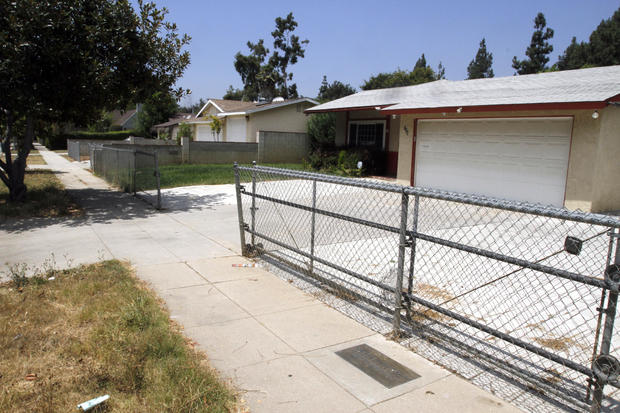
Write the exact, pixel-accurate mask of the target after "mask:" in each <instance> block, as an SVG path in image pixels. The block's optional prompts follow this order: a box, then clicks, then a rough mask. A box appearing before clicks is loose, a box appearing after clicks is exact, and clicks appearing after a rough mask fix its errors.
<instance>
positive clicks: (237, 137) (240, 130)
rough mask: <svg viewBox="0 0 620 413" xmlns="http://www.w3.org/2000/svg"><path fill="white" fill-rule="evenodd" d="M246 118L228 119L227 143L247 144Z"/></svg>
mask: <svg viewBox="0 0 620 413" xmlns="http://www.w3.org/2000/svg"><path fill="white" fill-rule="evenodd" d="M245 141H246V140H245V116H235V117H232V116H229V117H227V118H226V142H245Z"/></svg>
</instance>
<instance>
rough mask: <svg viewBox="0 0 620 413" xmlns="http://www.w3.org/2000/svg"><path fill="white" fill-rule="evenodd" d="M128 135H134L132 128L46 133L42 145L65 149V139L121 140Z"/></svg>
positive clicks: (52, 148) (53, 148)
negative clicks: (110, 130) (109, 130)
mask: <svg viewBox="0 0 620 413" xmlns="http://www.w3.org/2000/svg"><path fill="white" fill-rule="evenodd" d="M130 136H136V131H134V130H122V131H114V132H71V133H61V134H58V135H48V136H46V137H44V138H43V142H42V143H43V145H45V146H46V147H47V148H48V149H51V150H55V149H67V139H100V140H117V141H122V140H125V139H127V138H128V137H130Z"/></svg>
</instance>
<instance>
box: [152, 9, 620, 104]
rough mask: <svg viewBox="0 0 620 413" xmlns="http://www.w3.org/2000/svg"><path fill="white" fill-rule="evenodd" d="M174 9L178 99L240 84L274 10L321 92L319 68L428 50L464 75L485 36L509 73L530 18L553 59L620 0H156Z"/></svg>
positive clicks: (353, 71) (361, 72)
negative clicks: (185, 55)
mask: <svg viewBox="0 0 620 413" xmlns="http://www.w3.org/2000/svg"><path fill="white" fill-rule="evenodd" d="M156 3H157V5H158V6H160V7H161V6H165V7H166V8H167V9H168V10H169V15H168V20H170V21H172V22H175V23H176V24H177V26H178V28H179V31H180V32H181V33H187V34H189V35H190V36H191V37H192V41H191V43H190V44H189V45H188V46H187V47H186V49H187V50H188V51H189V52H190V55H191V64H190V66H189V67H188V68H187V69H186V71H185V74H184V76H183V77H182V78H181V79H180V80H179V82H178V83H177V85H178V86H181V87H183V88H186V89H190V90H192V93H191V95H189V96H188V97H186V98H185V99H184V100H183V101H182V102H181V103H182V104H192V103H197V102H198V100H199V99H200V98H204V99H207V98H221V97H222V95H224V93H226V89H227V88H228V86H229V85H233V86H234V87H237V88H241V87H242V86H243V84H242V82H241V79H240V77H239V75H238V73H237V72H236V71H235V68H234V56H235V54H236V53H237V52H241V53H244V54H247V53H248V49H247V47H246V43H247V42H248V41H252V42H256V41H257V40H258V39H265V44H266V45H267V46H268V47H269V48H270V49H272V46H273V38H272V37H271V32H272V31H273V29H274V27H275V23H274V20H275V18H276V17H284V16H286V15H287V14H288V13H289V12H293V15H294V17H295V20H296V21H297V22H298V24H299V26H298V27H297V29H296V31H295V33H296V34H297V35H298V36H300V38H301V39H308V40H309V41H310V43H309V44H308V45H307V46H306V53H305V58H303V59H301V60H300V61H299V62H298V63H297V64H296V65H293V66H290V68H289V71H292V72H293V73H294V77H293V81H294V82H295V83H297V87H298V91H299V94H300V95H302V96H309V97H315V96H316V95H317V93H318V90H319V87H320V85H321V81H322V79H323V75H326V76H327V79H328V81H329V82H332V81H334V80H339V81H341V82H343V83H349V84H351V85H352V86H353V87H355V88H356V89H357V90H359V87H360V85H361V84H362V83H363V82H364V80H366V79H368V78H369V77H370V76H371V75H374V74H377V73H380V72H391V71H394V70H395V69H397V68H401V69H407V70H410V69H411V68H413V65H414V64H415V62H416V60H417V59H418V58H419V57H420V55H421V54H422V53H424V54H425V56H426V61H427V63H428V64H429V65H431V66H432V67H433V68H436V67H437V65H438V64H439V62H440V61H441V62H442V64H443V66H444V67H445V69H446V79H449V80H461V79H465V78H466V77H467V65H468V64H469V62H470V61H471V60H472V59H473V58H474V56H475V54H476V51H477V50H478V45H479V43H480V40H481V39H482V38H483V37H484V38H486V42H487V49H488V50H489V51H490V52H491V53H493V70H494V72H495V76H496V77H497V76H512V75H513V74H514V69H512V67H511V62H512V57H513V56H515V55H516V56H517V57H518V58H524V57H525V55H524V53H525V49H526V48H527V46H528V45H529V43H530V39H531V36H532V32H533V31H534V28H533V26H534V17H535V16H536V14H537V13H538V12H539V11H540V12H542V13H544V15H545V18H546V20H547V26H548V27H551V28H552V29H553V30H554V31H555V34H554V37H553V39H552V40H551V44H552V45H553V47H554V50H553V52H552V54H551V61H550V64H551V63H554V62H556V61H557V58H558V56H559V55H560V54H562V52H563V51H564V50H565V49H566V47H567V46H568V45H569V43H570V41H571V38H572V37H573V36H576V37H577V40H587V39H588V37H589V35H590V33H591V32H592V31H593V30H594V29H595V28H596V27H597V26H598V24H599V23H600V22H601V20H603V19H607V18H609V17H611V15H612V14H613V13H614V11H615V10H617V9H618V8H619V7H620V1H618V0H613V1H612V0H591V1H585V0H538V1H530V0H520V1H506V0H494V1H476V0H473V1H471V0H470V1H466V0H461V1H452V0H443V1H433V0H431V1H429V0H425V1H416V0H409V1H406V0H403V1H393V0H383V1H377V0H375V1H366V0H357V1H341V0H327V1H325V0H311V1H309V0H304V1H297V0H286V1H280V0H263V1H256V0H254V1H245V0H235V1H222V0H218V1H206V0H203V1H199V0H156Z"/></svg>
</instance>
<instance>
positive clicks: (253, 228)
mask: <svg viewBox="0 0 620 413" xmlns="http://www.w3.org/2000/svg"><path fill="white" fill-rule="evenodd" d="M252 168H253V169H252V207H251V208H250V213H251V216H252V222H251V228H252V233H251V243H252V249H254V248H256V237H255V236H254V231H255V230H256V171H255V170H254V168H256V161H252Z"/></svg>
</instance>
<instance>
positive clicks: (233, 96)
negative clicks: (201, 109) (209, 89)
mask: <svg viewBox="0 0 620 413" xmlns="http://www.w3.org/2000/svg"><path fill="white" fill-rule="evenodd" d="M222 99H228V100H243V90H241V89H237V88H234V87H233V86H232V85H230V86H228V89H227V90H226V94H224V96H222Z"/></svg>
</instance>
